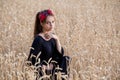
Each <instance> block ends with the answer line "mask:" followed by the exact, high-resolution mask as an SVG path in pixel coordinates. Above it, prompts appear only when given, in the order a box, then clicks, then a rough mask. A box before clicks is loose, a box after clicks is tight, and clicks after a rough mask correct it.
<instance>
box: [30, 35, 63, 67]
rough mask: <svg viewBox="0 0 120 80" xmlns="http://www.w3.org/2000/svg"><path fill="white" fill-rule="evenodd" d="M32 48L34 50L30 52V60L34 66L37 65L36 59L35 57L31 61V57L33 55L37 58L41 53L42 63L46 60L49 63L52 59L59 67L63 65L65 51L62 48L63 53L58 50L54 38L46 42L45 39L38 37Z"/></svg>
mask: <svg viewBox="0 0 120 80" xmlns="http://www.w3.org/2000/svg"><path fill="white" fill-rule="evenodd" d="M31 47H32V48H34V49H31V50H30V54H29V57H28V60H31V62H32V64H33V65H34V64H35V62H36V59H35V58H34V57H33V58H32V59H30V56H31V55H32V54H33V55H35V56H37V55H38V53H39V52H41V55H40V56H39V58H40V62H41V63H42V62H43V61H44V60H45V61H48V60H49V59H50V58H52V60H55V61H57V62H58V64H59V65H61V64H62V63H61V62H62V58H63V54H64V50H63V48H62V49H61V50H62V51H61V53H60V52H59V51H58V50H57V46H56V41H55V39H54V38H51V39H50V40H48V41H46V40H45V39H43V37H42V36H39V35H38V36H36V37H35V39H34V41H33V43H32V46H31Z"/></svg>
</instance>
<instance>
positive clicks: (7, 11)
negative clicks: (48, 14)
mask: <svg viewBox="0 0 120 80" xmlns="http://www.w3.org/2000/svg"><path fill="white" fill-rule="evenodd" d="M48 8H50V9H52V10H53V11H54V12H55V14H56V28H55V30H56V33H57V35H58V36H59V38H60V41H61V44H62V45H63V48H64V49H65V55H69V56H70V57H71V58H72V61H71V64H70V77H69V80H120V1H119V0H89V1H88V0H50V1H49V0H0V80H35V74H34V72H35V70H34V66H31V67H28V66H26V65H25V61H26V58H27V57H28V54H29V50H30V49H29V47H30V46H31V43H32V41H33V38H32V37H33V28H34V27H33V26H34V21H35V14H36V13H37V12H38V11H40V10H43V9H48ZM48 77H49V76H48Z"/></svg>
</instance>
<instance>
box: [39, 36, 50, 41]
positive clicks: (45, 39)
mask: <svg viewBox="0 0 120 80" xmlns="http://www.w3.org/2000/svg"><path fill="white" fill-rule="evenodd" d="M38 36H39V37H41V38H42V39H43V40H44V41H46V42H48V41H51V39H52V38H50V39H48V40H46V39H44V38H43V37H42V36H41V35H38Z"/></svg>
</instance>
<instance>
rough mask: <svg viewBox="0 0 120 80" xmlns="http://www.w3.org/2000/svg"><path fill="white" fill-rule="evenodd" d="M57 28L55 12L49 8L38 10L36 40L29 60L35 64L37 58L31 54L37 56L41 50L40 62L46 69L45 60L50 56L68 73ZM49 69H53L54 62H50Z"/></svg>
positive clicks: (35, 28)
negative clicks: (55, 29)
mask: <svg viewBox="0 0 120 80" xmlns="http://www.w3.org/2000/svg"><path fill="white" fill-rule="evenodd" d="M54 28H55V17H54V14H53V12H52V11H51V10H50V9H48V10H43V11H41V12H38V13H37V15H36V21H35V27H34V41H33V43H32V46H31V47H32V48H34V49H31V50H30V54H29V57H28V60H30V61H32V64H33V65H34V64H35V62H36V59H35V58H34V57H32V58H30V57H31V55H35V56H37V55H38V53H40V52H41V54H40V56H39V58H40V64H41V65H42V67H43V68H44V69H47V66H46V64H45V63H44V61H46V62H48V60H49V59H50V58H52V60H54V61H56V62H57V63H58V65H59V66H60V67H61V68H63V71H64V72H65V73H66V69H65V68H66V67H65V65H64V64H65V63H64V62H65V61H64V58H63V54H64V51H63V48H62V47H61V44H60V41H59V38H58V37H57V35H56V34H55V33H54ZM49 69H51V70H52V69H53V64H52V63H50V67H49Z"/></svg>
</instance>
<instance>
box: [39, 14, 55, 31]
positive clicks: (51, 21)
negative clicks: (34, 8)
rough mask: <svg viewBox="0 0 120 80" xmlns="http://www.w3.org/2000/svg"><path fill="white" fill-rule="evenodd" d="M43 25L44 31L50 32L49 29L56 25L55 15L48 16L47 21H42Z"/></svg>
mask: <svg viewBox="0 0 120 80" xmlns="http://www.w3.org/2000/svg"><path fill="white" fill-rule="evenodd" d="M41 25H42V27H43V31H45V32H49V31H52V30H54V27H55V19H54V16H47V18H46V22H45V23H41Z"/></svg>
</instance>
